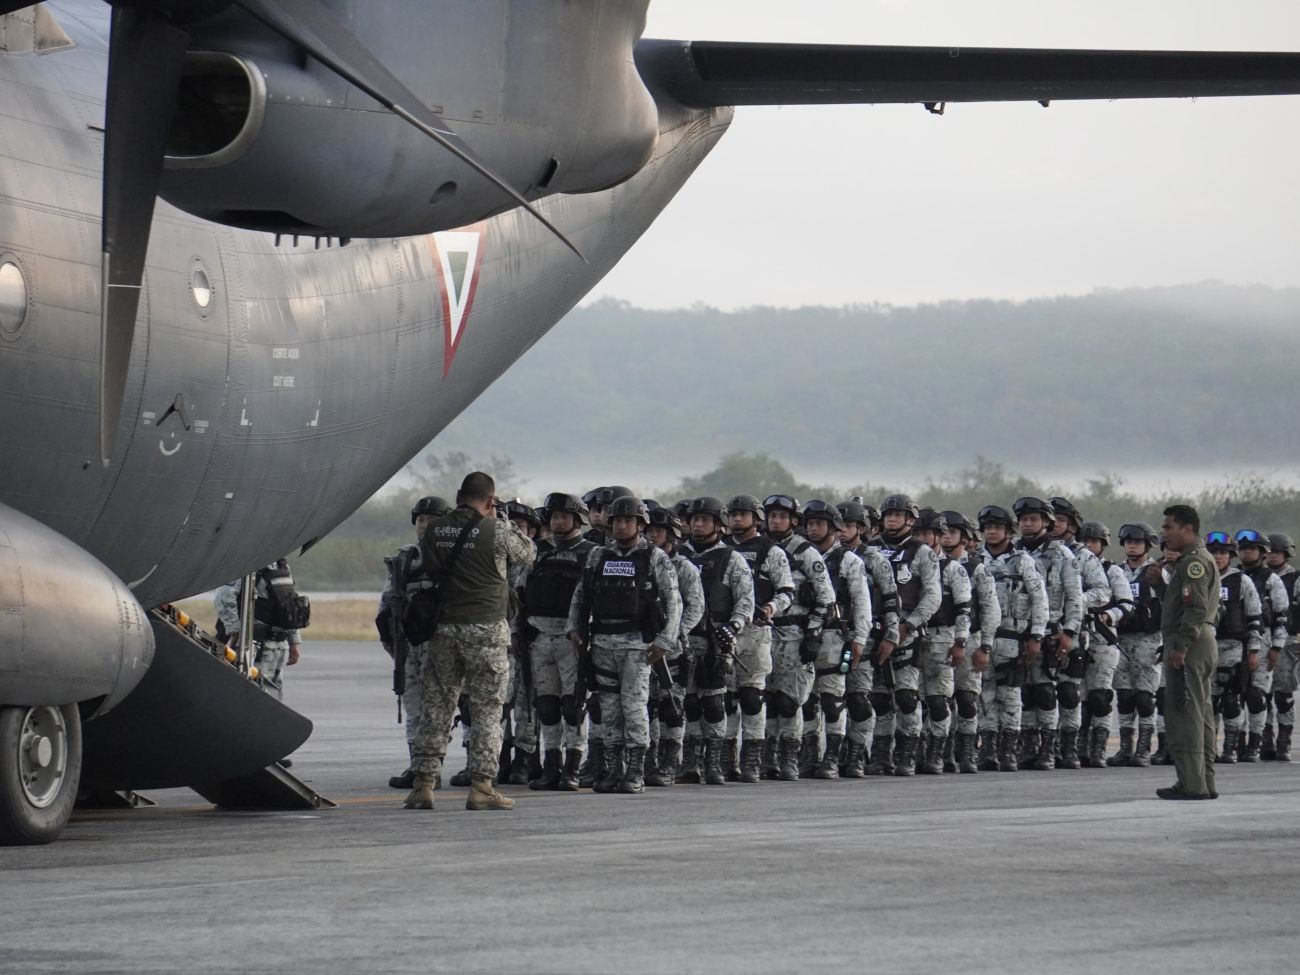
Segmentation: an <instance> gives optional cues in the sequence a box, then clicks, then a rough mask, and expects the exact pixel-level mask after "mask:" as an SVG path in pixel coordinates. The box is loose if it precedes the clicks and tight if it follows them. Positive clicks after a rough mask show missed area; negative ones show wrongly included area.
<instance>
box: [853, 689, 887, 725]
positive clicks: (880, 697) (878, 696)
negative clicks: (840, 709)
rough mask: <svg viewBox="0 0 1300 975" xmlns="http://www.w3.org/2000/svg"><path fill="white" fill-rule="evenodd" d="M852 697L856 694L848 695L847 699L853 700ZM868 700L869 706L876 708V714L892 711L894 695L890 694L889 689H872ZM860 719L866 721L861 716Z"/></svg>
mask: <svg viewBox="0 0 1300 975" xmlns="http://www.w3.org/2000/svg"><path fill="white" fill-rule="evenodd" d="M854 697H857V695H856V694H853V695H850V697H849V700H850V701H851V700H853V698H854ZM870 700H871V706H872V707H873V708H875V709H876V714H893V713H894V695H892V694H890V693H889V691H872V692H871V698H870ZM850 713H851V712H850ZM868 717H869V715H868ZM861 720H863V721H866V720H867V719H866V718H862V719H861Z"/></svg>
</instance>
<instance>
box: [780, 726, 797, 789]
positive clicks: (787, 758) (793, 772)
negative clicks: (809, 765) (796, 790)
mask: <svg viewBox="0 0 1300 975" xmlns="http://www.w3.org/2000/svg"><path fill="white" fill-rule="evenodd" d="M800 747H801V745H800V741H799V739H798V738H786V737H785V736H782V737H781V739H780V741H779V742H778V752H777V761H779V762H780V763H781V771H780V773H779V774H778V776H777V779H778V780H779V781H781V782H798V781H799V749H800Z"/></svg>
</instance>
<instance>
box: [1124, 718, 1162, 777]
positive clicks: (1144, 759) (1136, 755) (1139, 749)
mask: <svg viewBox="0 0 1300 975" xmlns="http://www.w3.org/2000/svg"><path fill="white" fill-rule="evenodd" d="M1155 730H1156V729H1155V727H1154V726H1152V725H1149V724H1143V725H1138V730H1137V742H1136V743H1135V744H1134V745H1133V754H1132V755H1131V756H1130V757H1129V760H1128V764H1129V767H1130V768H1148V767H1150V765H1151V763H1152V760H1153V759H1152V756H1151V733H1152V732H1153V731H1155ZM1160 747H1161V748H1164V747H1165V739H1164V736H1163V735H1161V737H1160Z"/></svg>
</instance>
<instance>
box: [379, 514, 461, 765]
mask: <svg viewBox="0 0 1300 975" xmlns="http://www.w3.org/2000/svg"><path fill="white" fill-rule="evenodd" d="M450 510H451V505H450V504H448V503H447V502H446V501H445V500H443V499H442V498H439V497H436V496H434V497H428V498H421V499H420V500H419V501H417V502H416V503H415V507H413V508H412V509H411V524H412V526H414V528H415V544H413V545H404V546H402V548H401V549H399V550H398V552H397V554H396V555H393V556H391V557H390V558H386V559H384V566H385V568H387V570H388V579H387V581H386V582H385V583H384V591H383V592H382V593H380V594H379V615H378V616H376V617H375V628H376V629H377V630H378V631H379V642H380V643H381V644H383V647H384V650H385V651H386V652H387V653H388V655H389V656H390V657H392V656H394V655H395V654H396V652H397V645H398V642H399V641H400V642H403V643H406V644H407V647H406V656H405V668H404V674H403V676H404V678H405V683H404V684H403V688H404V690H403V692H402V708H403V711H404V712H405V714H406V751H407V758H408V762H407V766H406V771H405V772H403V773H402V774H401V775H394V776H393V777H392V778H391V779H389V780H388V787H389V788H390V789H410V788H411V787H412V786H413V785H414V784H415V772H414V771H413V770H412V769H411V765H410V762H409V759H410V752H411V742H412V741H414V740H415V729H416V728H418V727H419V726H420V720H421V719H422V718H423V716H424V706H423V704H422V702H421V700H420V669H421V668H422V667H423V666H424V656H425V651H427V650H428V649H429V644H428V641H425V642H424V643H418V644H416V645H414V646H411V645H410V644H409V642H407V640H406V634H405V633H403V632H400V627H401V612H400V610H399V612H398V613H397V615H396V618H394V604H396V605H397V606H398V607H400V608H401V610H404V609H405V607H406V606H407V605H409V602H410V599H411V597H412V596H414V595H415V594H416V593H419V592H423V591H425V590H427V589H429V588H431V587H432V586H433V580H432V579H430V578H429V577H428V576H427V575H426V574H425V573H424V568H423V560H422V559H421V557H420V538H421V536H423V535H424V530H425V529H426V528H427V527H429V520H430V519H431V518H433V517H435V516H437V515H445V514H446V513H447V512H448V511H450ZM398 593H400V594H401V596H400V598H399V597H398V595H397V594H398ZM440 785H441V783H435V784H434V788H438V787H439V786H440Z"/></svg>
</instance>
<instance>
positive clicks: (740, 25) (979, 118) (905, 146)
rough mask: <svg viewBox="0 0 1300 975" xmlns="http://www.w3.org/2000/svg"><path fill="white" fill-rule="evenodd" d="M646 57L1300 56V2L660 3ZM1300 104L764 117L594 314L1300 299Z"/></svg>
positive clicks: (731, 145)
mask: <svg viewBox="0 0 1300 975" xmlns="http://www.w3.org/2000/svg"><path fill="white" fill-rule="evenodd" d="M646 36H649V37H672V38H683V39H701V40H757V41H803V42H834V43H861V44H919V45H940V46H967V47H972V46H990V47H1073V48H1107V47H1111V48H1128V49H1188V50H1229V49H1231V50H1293V51H1300V3H1296V2H1295V0H1286V2H1281V0H1236V2H1233V3H1231V4H1227V3H1223V2H1222V0H1217V2H1209V0H1172V2H1171V0H1140V2H1134V0H1124V2H1117V0H1089V2H1086V3H1085V2H1074V0H1032V2H1029V0H979V2H973V0H806V2H803V3H790V2H789V0H781V2H778V0H653V2H652V3H651V5H650V13H649V22H648V24H647V29H646ZM1298 156H1300V96H1293V97H1283V98H1269V99H1263V98H1255V99H1201V100H1199V101H1190V100H1176V101H1175V100H1160V101H1132V102H1057V103H1054V104H1053V105H1052V106H1051V107H1050V108H1048V109H1043V108H1041V107H1039V106H1038V105H1036V104H1033V103H1029V104H1020V103H1016V104H1009V105H991V104H962V105H953V106H949V108H948V111H947V114H946V115H944V116H943V117H936V116H931V115H929V114H927V113H926V112H925V111H924V109H922V108H921V107H920V106H904V105H898V106H875V107H872V106H829V107H790V108H776V107H774V108H742V109H740V110H738V111H737V113H736V119H735V121H734V123H733V124H732V127H731V130H730V131H729V132H728V133H727V134H726V135H725V136H724V137H723V139H722V141H721V143H720V144H719V145H718V147H717V148H716V149H715V150H714V152H713V153H712V155H711V156H710V157H709V158H708V159H707V160H706V161H705V162H704V164H703V165H702V166H701V167H700V169H699V171H698V172H697V173H696V174H695V176H694V177H693V179H692V180H691V181H690V182H689V183H688V184H687V185H686V187H685V188H684V189H683V190H682V192H681V193H680V194H679V195H678V197H677V198H676V199H675V200H674V201H673V203H672V204H671V205H670V206H669V208H668V209H667V210H666V211H665V212H664V214H663V215H662V216H661V217H660V219H659V220H658V221H657V223H656V224H655V225H654V226H652V227H651V228H650V230H649V231H648V232H647V233H646V235H645V236H644V237H643V238H642V240H641V241H640V242H639V243H638V244H637V245H636V246H635V247H634V248H633V250H632V251H631V252H630V253H629V254H628V255H627V256H626V257H625V258H624V260H623V262H622V263H621V264H620V265H619V266H618V267H616V268H615V269H614V271H613V272H612V273H611V274H610V275H609V276H608V277H606V278H605V280H604V281H602V282H601V284H600V285H598V287H597V288H596V290H595V291H593V292H592V294H591V295H590V296H589V297H588V299H587V300H588V301H592V300H597V299H600V298H616V299H621V300H626V301H630V302H632V303H633V304H637V305H642V306H646V307H653V308H673V307H686V306H690V305H692V304H695V303H704V304H708V305H713V306H717V307H721V308H739V307H746V306H751V305H759V304H765V305H781V306H799V305H826V304H828V305H840V304H851V303H858V302H867V303H870V302H884V303H889V304H898V305H905V304H917V303H923V302H932V301H941V300H946V299H958V300H960V299H966V298H984V297H989V298H1010V299H1025V298H1031V297H1038V296H1045V295H1057V294H1084V293H1088V292H1090V291H1093V290H1094V289H1097V288H1105V287H1116V288H1118V287H1130V286H1151V285H1167V284H1180V283H1187V282H1195V281H1204V280H1221V281H1227V282H1237V283H1263V284H1268V285H1273V286H1279V287H1280V286H1288V285H1300V261H1297V259H1296V258H1297V255H1298V254H1300V185H1297V181H1296V179H1295V174H1296V172H1297V163H1298V162H1300V159H1298Z"/></svg>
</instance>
